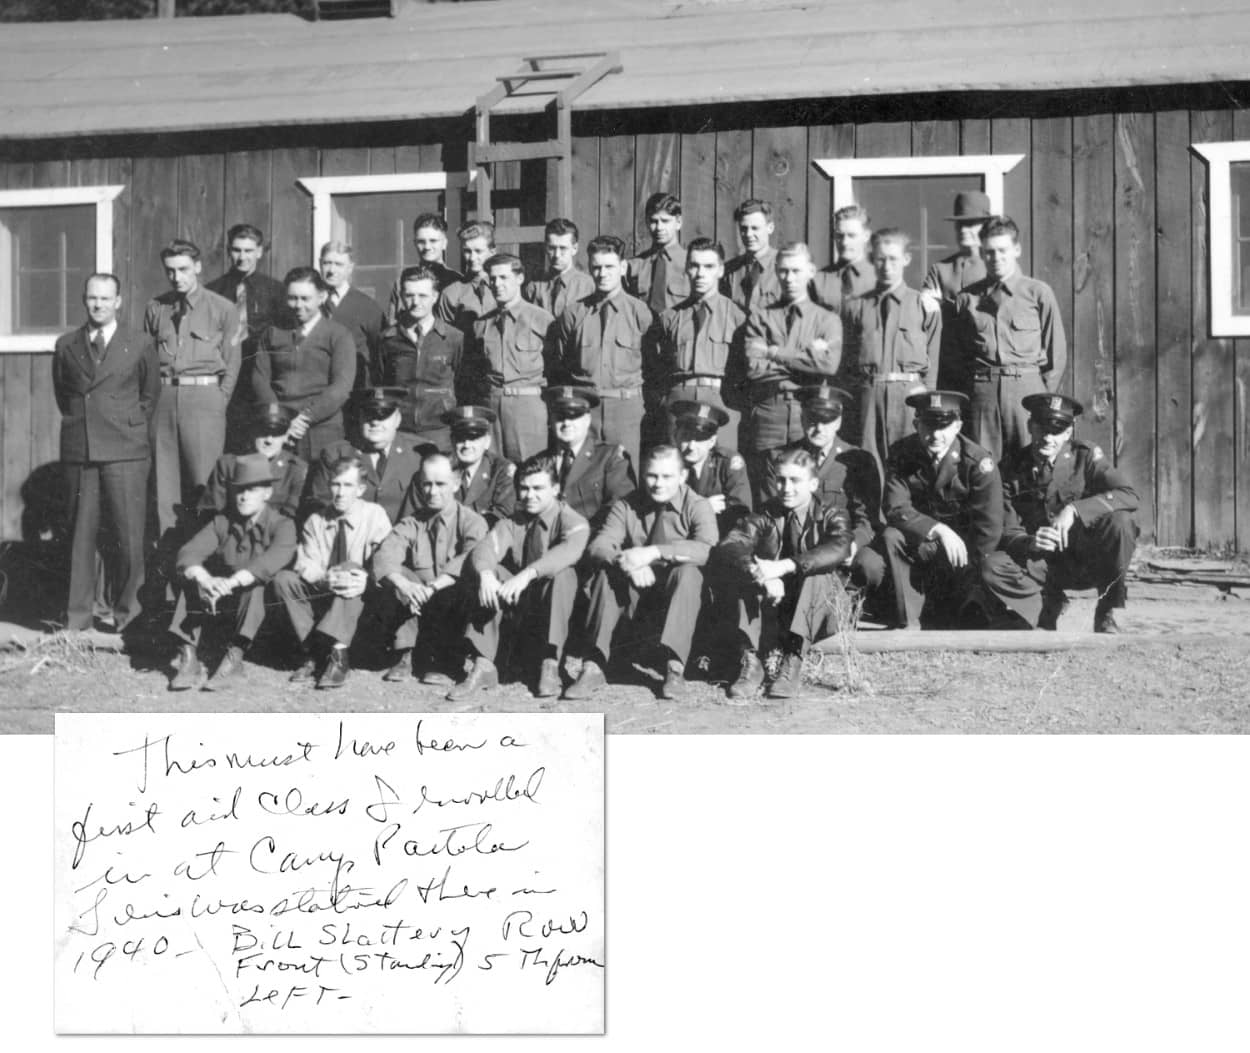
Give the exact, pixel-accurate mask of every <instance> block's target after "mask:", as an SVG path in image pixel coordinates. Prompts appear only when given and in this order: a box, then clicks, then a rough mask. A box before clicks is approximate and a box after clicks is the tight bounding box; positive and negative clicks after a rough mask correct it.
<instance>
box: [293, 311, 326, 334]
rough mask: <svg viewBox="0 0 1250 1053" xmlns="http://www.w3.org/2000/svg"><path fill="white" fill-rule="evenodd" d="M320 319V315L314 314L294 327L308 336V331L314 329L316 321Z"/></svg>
mask: <svg viewBox="0 0 1250 1053" xmlns="http://www.w3.org/2000/svg"><path fill="white" fill-rule="evenodd" d="M320 321H321V316H320V315H316V314H315V315H313V316H312V317H311V318H310V319H309V320H308V321H307V322H305V323H304V324H303V325H301V326H297V327H296V328H298V329H299V331H300V332H301V333H303V334H304V336H308V335H309V333H311V332H312V331H313V330H314V329H316V328H317V323H318V322H320Z"/></svg>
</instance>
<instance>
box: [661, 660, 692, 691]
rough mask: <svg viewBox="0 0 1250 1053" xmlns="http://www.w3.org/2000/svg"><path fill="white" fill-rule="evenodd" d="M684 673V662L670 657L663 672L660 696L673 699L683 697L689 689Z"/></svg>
mask: <svg viewBox="0 0 1250 1053" xmlns="http://www.w3.org/2000/svg"><path fill="white" fill-rule="evenodd" d="M685 673H686V664H685V663H684V662H683V661H682V660H681V659H680V658H670V659H669V662H668V666H667V668H666V669H665V672H664V686H663V687H661V688H660V697H661V698H667V699H671V700H673V701H680V700H681V699H683V698H685V697H686V696H687V695H688V694H689V689H690V685H689V684H688V683H686V676H685Z"/></svg>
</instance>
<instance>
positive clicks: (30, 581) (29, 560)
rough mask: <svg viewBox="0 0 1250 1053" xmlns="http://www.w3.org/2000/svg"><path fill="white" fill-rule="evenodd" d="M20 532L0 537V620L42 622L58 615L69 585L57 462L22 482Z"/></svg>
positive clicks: (65, 511)
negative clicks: (1, 539)
mask: <svg viewBox="0 0 1250 1053" xmlns="http://www.w3.org/2000/svg"><path fill="white" fill-rule="evenodd" d="M21 496H22V523H21V530H22V538H21V540H20V541H7V542H3V543H0V620H3V621H10V622H17V623H19V624H21V625H27V626H31V627H40V626H42V625H44V624H45V623H46V622H49V621H52V620H55V619H59V618H60V617H61V615H62V613H63V612H64V609H65V598H66V592H67V589H68V587H69V526H70V523H69V492H68V488H67V487H66V485H65V473H64V471H63V470H62V467H61V465H60V463H59V462H54V463H52V464H44V465H40V466H39V467H38V468H36V469H35V470H34V471H33V472H31V473H30V476H29V477H28V478H27V479H26V481H25V482H24V483H22V488H21Z"/></svg>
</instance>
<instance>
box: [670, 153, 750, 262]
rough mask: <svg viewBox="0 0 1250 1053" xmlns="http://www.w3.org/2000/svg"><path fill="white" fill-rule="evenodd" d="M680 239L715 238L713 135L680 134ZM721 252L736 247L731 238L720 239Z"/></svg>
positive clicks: (714, 154)
mask: <svg viewBox="0 0 1250 1053" xmlns="http://www.w3.org/2000/svg"><path fill="white" fill-rule="evenodd" d="M681 208H682V215H683V216H684V217H685V221H684V223H683V224H682V228H681V235H682V241H684V242H685V243H686V244H689V243H690V242H692V241H694V239H695V238H715V237H716V134H715V133H714V132H692V133H691V134H689V135H683V136H682V137H681ZM721 244H722V245H723V246H724V247H725V255H726V256H733V255H735V254H736V253H737V252H738V251H739V250H738V241H737V239H736V238H734V237H732V236H731V237H730V238H729V240H727V241H725V240H722V241H721Z"/></svg>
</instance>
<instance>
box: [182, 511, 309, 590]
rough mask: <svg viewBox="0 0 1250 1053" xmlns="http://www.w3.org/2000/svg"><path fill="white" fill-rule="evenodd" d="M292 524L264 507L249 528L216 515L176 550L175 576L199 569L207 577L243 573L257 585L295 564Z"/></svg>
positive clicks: (226, 516) (221, 514) (233, 518)
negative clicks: (203, 570) (255, 581)
mask: <svg viewBox="0 0 1250 1053" xmlns="http://www.w3.org/2000/svg"><path fill="white" fill-rule="evenodd" d="M295 547H296V542H295V524H294V523H293V522H291V520H290V519H289V518H287V517H286V516H284V515H282V513H280V512H278V511H276V510H275V509H273V508H271V507H270V506H269V505H265V507H264V508H262V509H261V510H260V515H258V516H257V517H256V522H255V523H253V524H252V526H251V527H245V526H244V525H243V523H241V522H240V521H239V520H238V519H236V518H235V517H234V516H233V515H226V514H225V513H224V512H219V513H218V514H217V515H215V516H213V518H212V519H211V520H210V521H209V522H208V523H207V524H206V525H205V526H204V527H203V528H201V530H200V531H199V532H198V533H197V534H195V536H193V537H192V538H191V540H190V541H188V542H187V543H186V544H185V545H183V546H182V548H180V549H179V550H178V573H179V574H180V575H181V574H183V573H185V572H186V571H187V569H188V568H190V567H196V566H203V567H204V568H205V569H206V570H208V571H209V572H210V573H213V572H217V573H220V572H225V573H227V574H233V573H234V572H235V571H236V570H246V571H249V572H250V573H251V575H252V576H253V577H254V578H255V579H256V580H257V581H258V582H261V583H264V582H267V581H271V580H272V579H273V576H274V575H275V574H277V573H278V571H280V570H283V569H284V568H286V567H289V566H290V565H291V563H292V562H293V561H294V560H295Z"/></svg>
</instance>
